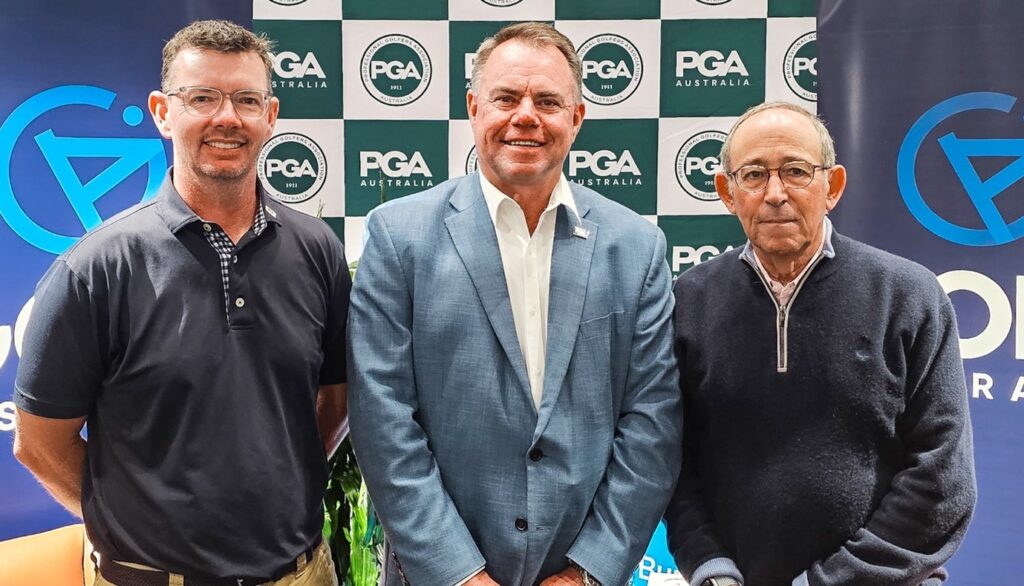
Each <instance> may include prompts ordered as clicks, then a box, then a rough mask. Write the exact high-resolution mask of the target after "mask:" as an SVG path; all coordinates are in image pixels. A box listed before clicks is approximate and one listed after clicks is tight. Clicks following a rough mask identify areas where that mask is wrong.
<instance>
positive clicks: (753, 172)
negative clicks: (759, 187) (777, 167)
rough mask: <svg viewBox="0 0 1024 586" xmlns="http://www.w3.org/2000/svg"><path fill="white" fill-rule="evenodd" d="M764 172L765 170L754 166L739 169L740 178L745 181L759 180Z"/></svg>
mask: <svg viewBox="0 0 1024 586" xmlns="http://www.w3.org/2000/svg"><path fill="white" fill-rule="evenodd" d="M765 173H767V171H766V170H764V169H758V168H754V169H749V168H748V169H740V179H743V180H745V181H750V180H753V181H756V180H759V179H763V178H764V176H765Z"/></svg>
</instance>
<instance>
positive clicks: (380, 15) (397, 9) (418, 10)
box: [334, 0, 448, 26]
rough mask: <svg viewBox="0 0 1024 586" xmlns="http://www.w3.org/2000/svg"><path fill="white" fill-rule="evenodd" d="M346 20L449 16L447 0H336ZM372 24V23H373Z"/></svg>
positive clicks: (424, 18) (417, 18)
mask: <svg viewBox="0 0 1024 586" xmlns="http://www.w3.org/2000/svg"><path fill="white" fill-rule="evenodd" d="M334 2H338V3H339V4H341V6H342V10H341V13H342V17H343V18H344V19H346V20H395V19H403V20H438V19H445V18H447V17H448V2H447V0H387V1H385V2H382V1H381V0H344V2H342V0H334ZM371 26H372V25H371Z"/></svg>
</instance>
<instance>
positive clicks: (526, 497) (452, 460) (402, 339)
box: [349, 23, 682, 586]
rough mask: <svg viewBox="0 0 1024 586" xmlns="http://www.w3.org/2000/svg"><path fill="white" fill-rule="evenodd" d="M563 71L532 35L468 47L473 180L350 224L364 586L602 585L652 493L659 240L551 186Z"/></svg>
mask: <svg viewBox="0 0 1024 586" xmlns="http://www.w3.org/2000/svg"><path fill="white" fill-rule="evenodd" d="M580 70H581V67H580V60H579V58H578V57H577V55H576V53H575V51H574V49H573V45H572V43H571V42H570V41H569V40H568V39H567V38H565V36H564V35H562V34H561V33H559V32H557V31H556V30H555V29H554V28H552V27H551V26H549V25H546V24H539V23H525V24H517V25H511V26H509V27H506V28H505V29H502V31H500V32H499V33H498V34H497V35H495V36H494V37H492V38H490V39H488V40H486V41H485V42H484V43H483V44H482V45H481V46H480V49H479V50H478V52H477V61H476V67H475V68H474V71H473V78H472V84H471V88H472V89H471V90H470V92H469V94H468V96H467V102H468V107H469V115H470V121H471V124H472V127H473V134H474V138H475V142H476V148H477V153H478V156H479V165H480V173H475V174H473V175H470V176H468V177H461V178H458V179H453V180H450V181H447V182H445V183H442V184H441V185H438V186H437V187H435V188H433V189H431V190H429V191H426V192H423V193H419V194H416V195H412V196H409V197H406V198H403V199H401V200H396V201H392V202H389V203H387V204H385V205H383V206H381V207H379V208H377V210H375V211H374V213H373V214H372V215H371V216H370V218H369V219H368V222H367V226H366V230H367V233H368V239H367V241H366V245H365V248H364V251H363V255H362V258H361V260H360V265H359V274H358V277H357V278H356V281H355V287H354V290H353V293H352V301H351V307H350V322H349V332H350V337H351V346H350V356H349V359H350V362H349V366H350V373H351V375H350V383H349V384H350V387H349V396H350V404H349V408H350V410H351V411H350V421H351V432H352V440H353V445H354V447H355V450H356V455H357V456H358V458H359V463H360V466H361V468H362V471H363V475H364V477H365V479H366V483H367V486H368V487H369V489H370V495H371V497H372V499H373V502H374V505H375V507H376V509H377V511H378V513H379V515H380V519H381V522H382V523H383V526H384V530H385V533H386V535H387V540H388V549H389V551H388V553H387V554H386V556H387V559H386V563H385V567H384V576H383V579H382V582H383V583H384V584H388V585H390V584H403V583H409V584H414V585H415V586H421V585H422V586H452V585H461V584H468V585H471V586H476V585H485V586H486V585H493V584H502V585H505V586H511V585H517V584H543V585H545V586H555V585H568V584H584V585H586V584H605V585H620V584H623V583H624V582H626V580H627V579H628V578H629V576H630V573H631V572H632V570H633V568H634V567H635V566H636V564H637V562H638V561H639V560H640V557H641V556H642V555H643V553H644V549H645V547H646V545H647V543H648V541H649V540H650V537H651V534H652V533H653V531H654V529H655V526H656V525H657V523H658V521H659V519H660V518H661V515H662V512H663V511H664V508H665V506H666V504H667V502H668V499H669V497H670V495H671V493H672V489H673V485H674V483H675V479H676V476H677V473H678V470H679V465H680V446H681V425H682V413H681V402H680V398H679V387H678V383H677V374H676V369H675V359H674V356H673V352H672V324H671V313H672V306H673V298H672V294H671V290H670V289H671V283H670V275H669V271H668V266H667V264H666V262H665V240H664V237H663V236H662V235H661V232H660V231H659V230H658V229H657V228H656V227H655V226H654V225H652V224H651V223H650V222H648V221H646V220H644V219H643V218H641V217H640V216H638V215H636V214H635V213H633V212H631V211H629V210H627V209H626V208H625V207H622V206H620V205H618V204H616V203H613V202H611V201H609V200H607V199H605V198H603V197H602V196H600V195H598V194H597V193H595V192H593V191H591V190H589V189H585V188H583V187H580V186H577V185H575V184H573V185H570V184H569V182H568V181H566V179H565V177H564V176H563V175H562V173H561V168H562V164H563V162H564V160H565V157H566V155H567V153H568V151H569V147H570V145H571V144H572V141H573V139H574V138H575V137H576V134H577V132H578V131H579V128H580V125H581V124H582V122H583V116H584V111H585V107H584V105H583V103H582V100H581V99H580V96H581V91H580V77H581V76H580Z"/></svg>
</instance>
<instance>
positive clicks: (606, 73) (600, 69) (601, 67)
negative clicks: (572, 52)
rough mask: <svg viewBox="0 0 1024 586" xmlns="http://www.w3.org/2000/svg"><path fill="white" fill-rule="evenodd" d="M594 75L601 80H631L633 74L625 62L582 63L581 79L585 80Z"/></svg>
mask: <svg viewBox="0 0 1024 586" xmlns="http://www.w3.org/2000/svg"><path fill="white" fill-rule="evenodd" d="M591 75H596V76H597V77H600V78H601V79H619V78H620V77H628V78H630V79H632V78H633V73H632V72H631V71H630V70H629V67H627V66H626V62H625V61H619V62H618V63H616V62H615V61H584V62H583V77H584V78H587V77H590V76H591Z"/></svg>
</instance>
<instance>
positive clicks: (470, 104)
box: [466, 91, 480, 120]
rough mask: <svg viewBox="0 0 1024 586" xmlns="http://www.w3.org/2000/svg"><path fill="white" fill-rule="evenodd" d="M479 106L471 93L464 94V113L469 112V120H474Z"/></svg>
mask: <svg viewBox="0 0 1024 586" xmlns="http://www.w3.org/2000/svg"><path fill="white" fill-rule="evenodd" d="M479 106H480V104H479V103H478V102H477V99H476V96H475V95H473V92H472V91H468V92H466V112H469V119H470V120H472V119H474V118H476V109H477V108H478V107H479Z"/></svg>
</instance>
